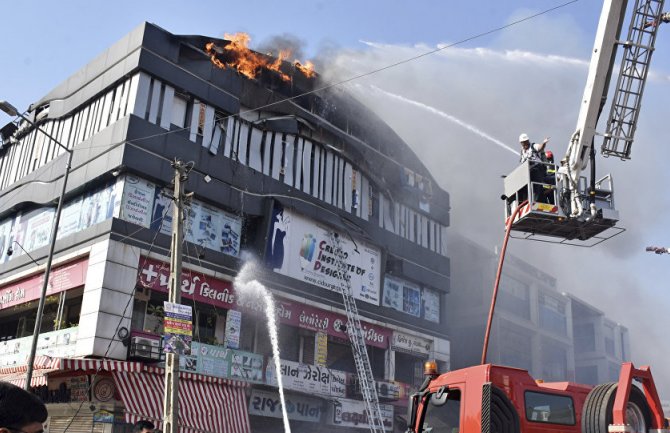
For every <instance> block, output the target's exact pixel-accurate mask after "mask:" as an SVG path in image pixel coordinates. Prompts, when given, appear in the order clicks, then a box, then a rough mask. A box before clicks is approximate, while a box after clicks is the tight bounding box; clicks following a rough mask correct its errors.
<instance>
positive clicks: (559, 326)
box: [540, 295, 567, 335]
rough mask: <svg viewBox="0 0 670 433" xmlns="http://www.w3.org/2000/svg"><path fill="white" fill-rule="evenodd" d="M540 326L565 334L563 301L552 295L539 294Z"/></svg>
mask: <svg viewBox="0 0 670 433" xmlns="http://www.w3.org/2000/svg"><path fill="white" fill-rule="evenodd" d="M540 326H541V327H542V329H545V330H547V331H552V332H555V333H557V334H560V335H567V319H566V317H565V302H564V301H562V300H560V299H557V298H554V297H553V296H548V295H540Z"/></svg>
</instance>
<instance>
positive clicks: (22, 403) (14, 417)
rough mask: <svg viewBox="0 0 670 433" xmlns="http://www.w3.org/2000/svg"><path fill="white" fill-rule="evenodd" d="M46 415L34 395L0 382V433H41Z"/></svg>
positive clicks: (45, 408) (41, 404) (43, 406)
mask: <svg viewBox="0 0 670 433" xmlns="http://www.w3.org/2000/svg"><path fill="white" fill-rule="evenodd" d="M48 415H49V414H48V412H47V407H46V406H45V405H44V403H42V401H41V400H40V399H39V398H38V397H37V396H36V395H34V394H31V393H30V392H28V391H26V390H25V389H23V388H19V387H18V386H15V385H12V384H11V383H8V382H0V433H43V432H44V425H43V424H44V423H45V422H46V420H47V416H48Z"/></svg>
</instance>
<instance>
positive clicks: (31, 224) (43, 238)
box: [21, 209, 55, 251]
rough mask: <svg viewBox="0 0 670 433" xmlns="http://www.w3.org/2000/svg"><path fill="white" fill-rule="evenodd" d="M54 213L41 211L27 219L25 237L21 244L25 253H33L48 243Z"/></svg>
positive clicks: (52, 211)
mask: <svg viewBox="0 0 670 433" xmlns="http://www.w3.org/2000/svg"><path fill="white" fill-rule="evenodd" d="M54 214H55V211H54V210H53V209H45V210H41V211H39V212H37V213H35V214H34V215H32V216H31V217H30V218H28V219H27V226H26V237H25V238H24V240H23V242H22V243H21V244H22V246H23V248H24V249H25V250H26V251H33V250H36V249H38V248H40V247H43V246H45V245H47V244H48V243H49V238H50V237H51V225H52V221H53V217H54Z"/></svg>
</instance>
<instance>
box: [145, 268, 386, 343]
mask: <svg viewBox="0 0 670 433" xmlns="http://www.w3.org/2000/svg"><path fill="white" fill-rule="evenodd" d="M140 265H141V266H142V269H141V270H140V283H141V284H142V286H143V287H148V288H150V289H152V290H156V291H159V292H163V293H167V292H168V280H169V277H170V266H169V265H168V264H167V263H164V262H160V261H157V260H153V259H149V258H147V257H141V258H140ZM180 288H181V293H182V296H183V297H184V298H186V299H194V300H196V301H198V302H203V303H206V304H210V305H215V306H217V307H221V308H225V309H228V310H231V309H235V310H242V311H243V312H263V311H264V305H263V303H262V302H261V301H260V300H259V301H255V300H253V299H251V300H250V301H247V302H246V303H243V302H242V301H240V299H239V298H238V296H237V294H236V293H235V291H234V290H233V286H232V283H231V282H230V281H226V280H221V279H218V278H212V277H209V276H206V275H202V274H196V273H195V272H192V271H190V270H189V269H187V268H184V269H183V270H182V284H181V285H180ZM275 304H276V312H277V320H278V321H279V322H280V323H284V324H287V325H290V326H297V327H299V328H303V329H309V330H312V331H316V332H325V333H326V334H328V335H332V336H333V337H338V338H345V339H346V338H348V336H347V334H346V333H345V332H344V325H346V324H347V317H346V316H345V315H344V314H338V313H333V312H331V311H326V310H322V309H320V308H316V307H312V306H310V305H304V304H298V303H294V302H290V301H286V300H283V299H275ZM361 325H362V326H363V338H364V339H365V342H366V344H369V345H370V346H375V347H379V348H382V349H386V348H387V347H388V345H389V341H390V339H391V336H392V335H393V332H392V331H391V330H390V329H388V328H384V327H382V326H378V325H374V324H371V323H367V322H361Z"/></svg>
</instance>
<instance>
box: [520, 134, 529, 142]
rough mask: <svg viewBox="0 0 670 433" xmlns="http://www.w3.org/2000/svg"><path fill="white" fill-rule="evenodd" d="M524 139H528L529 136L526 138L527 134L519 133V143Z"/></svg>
mask: <svg viewBox="0 0 670 433" xmlns="http://www.w3.org/2000/svg"><path fill="white" fill-rule="evenodd" d="M524 141H530V138H528V134H521V135H519V143H523V142H524Z"/></svg>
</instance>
